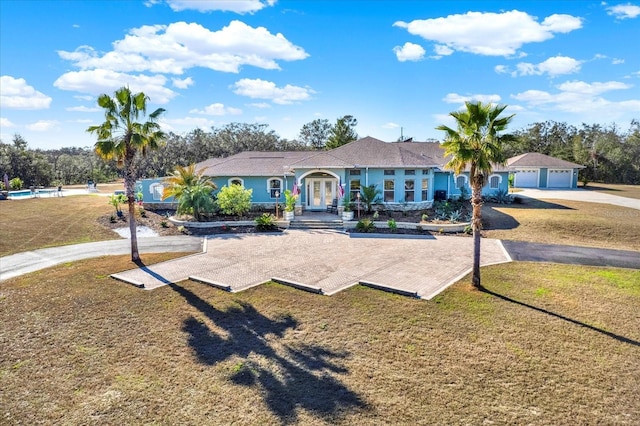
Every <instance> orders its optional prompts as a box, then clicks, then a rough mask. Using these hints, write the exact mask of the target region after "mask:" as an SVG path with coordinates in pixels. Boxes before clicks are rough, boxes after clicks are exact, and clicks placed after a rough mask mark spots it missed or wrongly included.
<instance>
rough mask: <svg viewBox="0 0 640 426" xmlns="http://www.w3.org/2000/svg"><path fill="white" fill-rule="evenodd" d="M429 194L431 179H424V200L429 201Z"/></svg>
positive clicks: (422, 197) (422, 198)
mask: <svg viewBox="0 0 640 426" xmlns="http://www.w3.org/2000/svg"><path fill="white" fill-rule="evenodd" d="M428 196H429V179H422V196H421V198H420V199H421V200H422V201H427V197H428Z"/></svg>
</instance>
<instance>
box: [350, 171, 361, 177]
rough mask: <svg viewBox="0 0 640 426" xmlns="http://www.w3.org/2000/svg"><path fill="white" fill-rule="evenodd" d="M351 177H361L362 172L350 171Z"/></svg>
mask: <svg viewBox="0 0 640 426" xmlns="http://www.w3.org/2000/svg"><path fill="white" fill-rule="evenodd" d="M349 176H360V170H349Z"/></svg>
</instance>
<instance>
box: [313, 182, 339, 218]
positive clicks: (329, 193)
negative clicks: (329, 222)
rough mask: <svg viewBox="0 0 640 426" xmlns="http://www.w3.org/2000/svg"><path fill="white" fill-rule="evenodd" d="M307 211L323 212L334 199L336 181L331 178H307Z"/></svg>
mask: <svg viewBox="0 0 640 426" xmlns="http://www.w3.org/2000/svg"><path fill="white" fill-rule="evenodd" d="M306 181H307V206H306V207H307V209H308V210H324V209H326V208H327V205H331V202H332V201H333V199H334V198H336V196H337V194H336V185H337V180H336V179H333V178H307V179H306Z"/></svg>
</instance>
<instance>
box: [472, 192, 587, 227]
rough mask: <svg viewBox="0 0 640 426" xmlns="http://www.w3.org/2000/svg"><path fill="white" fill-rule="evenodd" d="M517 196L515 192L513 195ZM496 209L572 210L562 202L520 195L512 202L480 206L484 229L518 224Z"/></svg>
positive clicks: (512, 218) (509, 216) (518, 223)
mask: <svg viewBox="0 0 640 426" xmlns="http://www.w3.org/2000/svg"><path fill="white" fill-rule="evenodd" d="M515 196H517V194H516V195H515ZM497 209H502V210H504V209H511V210H517V209H540V210H574V209H573V208H571V207H567V206H563V205H562V204H556V203H551V202H549V201H542V200H538V199H535V198H529V197H526V196H520V202H518V203H516V202H514V203H512V204H495V203H489V202H487V203H484V204H483V206H482V227H483V229H485V230H488V231H489V230H508V229H515V228H517V227H518V226H520V222H518V221H517V220H516V219H515V218H514V217H513V216H511V215H509V214H507V213H505V212H504V211H500V210H497Z"/></svg>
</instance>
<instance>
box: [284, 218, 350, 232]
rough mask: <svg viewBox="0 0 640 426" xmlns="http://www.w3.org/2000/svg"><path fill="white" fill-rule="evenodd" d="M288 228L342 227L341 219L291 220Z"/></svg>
mask: <svg viewBox="0 0 640 426" xmlns="http://www.w3.org/2000/svg"><path fill="white" fill-rule="evenodd" d="M289 229H340V230H342V229H343V225H342V221H341V220H293V221H291V222H289Z"/></svg>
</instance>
